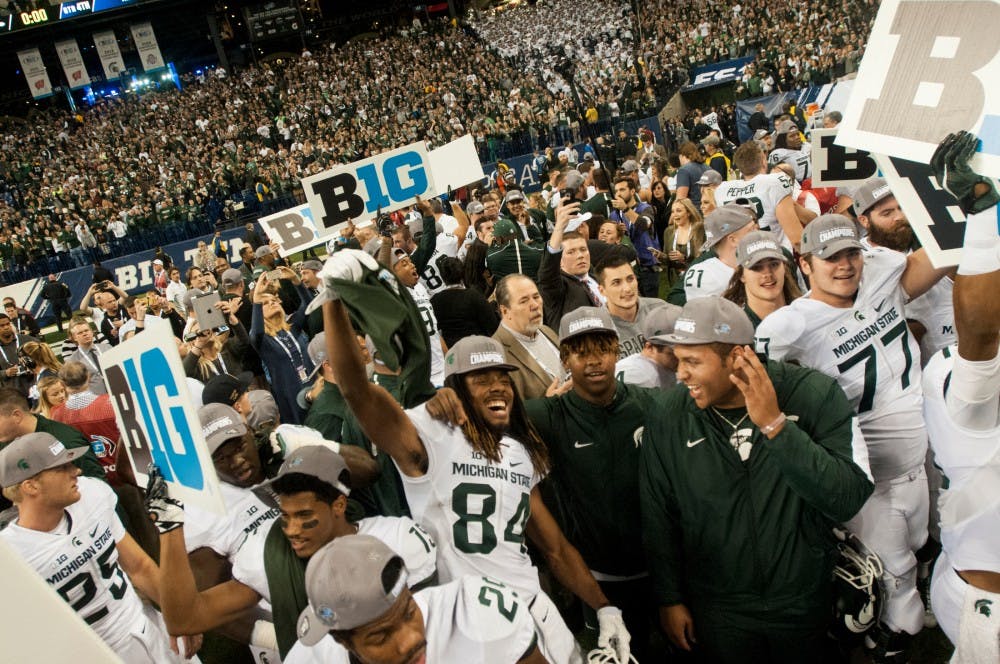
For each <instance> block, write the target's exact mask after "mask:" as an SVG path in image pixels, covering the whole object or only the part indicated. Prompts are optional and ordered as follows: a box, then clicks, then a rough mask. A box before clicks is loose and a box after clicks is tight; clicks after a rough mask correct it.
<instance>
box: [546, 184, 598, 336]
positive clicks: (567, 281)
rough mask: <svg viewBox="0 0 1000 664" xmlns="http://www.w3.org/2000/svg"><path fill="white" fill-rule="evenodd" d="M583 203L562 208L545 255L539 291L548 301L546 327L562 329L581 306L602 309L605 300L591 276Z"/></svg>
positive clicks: (559, 208) (556, 211)
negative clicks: (581, 214) (583, 229)
mask: <svg viewBox="0 0 1000 664" xmlns="http://www.w3.org/2000/svg"><path fill="white" fill-rule="evenodd" d="M579 210H580V203H579V202H576V201H574V202H572V203H570V204H569V205H559V206H557V207H556V210H555V217H556V225H555V228H554V229H553V231H552V236H551V237H550V238H549V243H548V245H546V247H545V251H543V252H542V262H541V265H539V267H538V289H539V291H541V293H542V298H543V299H544V300H545V324H546V325H548V326H549V327H552V328H558V327H559V321H560V320H562V317H563V315H564V314H566V313H568V312H570V311H573V310H574V309H576V308H577V307H599V306H601V303H602V301H603V299H602V297H601V294H600V290H599V288H598V285H597V282H596V281H595V280H594V278H593V277H591V276H590V249H589V248H588V246H587V237H586V236H585V235H582V234H580V233H578V232H577V231H576V229H577V228H579V227H580V220H579V219H578V218H577V219H573V218H574V217H578V212H579Z"/></svg>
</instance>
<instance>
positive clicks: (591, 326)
mask: <svg viewBox="0 0 1000 664" xmlns="http://www.w3.org/2000/svg"><path fill="white" fill-rule="evenodd" d="M592 332H601V333H604V334H613V335H615V336H616V337H617V336H618V328H616V327H615V323H614V321H612V320H611V314H609V313H608V310H607V309H604V308H603V307H577V308H576V309H574V310H573V311H571V312H569V313H567V314H564V315H563V317H562V320H560V321H559V343H560V344H561V343H562V342H564V341H566V340H567V339H572V338H573V337H577V336H579V335H581V334H591V333H592Z"/></svg>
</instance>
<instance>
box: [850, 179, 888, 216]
mask: <svg viewBox="0 0 1000 664" xmlns="http://www.w3.org/2000/svg"><path fill="white" fill-rule="evenodd" d="M892 195H893V193H892V189H890V188H889V183H888V182H886V181H885V178H880V177H878V176H875V177H871V178H868V179H867V180H865V181H864V182H862V183H861V184H860V185H858V188H857V189H855V190H854V195H853V196H851V198H853V199H854V214H855V215H862V214H864V213H865V212H868V210H870V209H872V208H873V207H875V204H876V203H878V202H879V201H881V200H883V199H886V198H889V197H890V196H892Z"/></svg>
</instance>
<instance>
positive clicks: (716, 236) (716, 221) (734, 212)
mask: <svg viewBox="0 0 1000 664" xmlns="http://www.w3.org/2000/svg"><path fill="white" fill-rule="evenodd" d="M753 221H754V216H753V214H752V213H751V212H750V211H749V210H747V209H746V208H744V207H741V206H739V205H733V204H726V205H723V206H722V207H717V208H715V209H714V210H712V211H711V212H709V213H708V215H707V216H706V217H705V245H704V247H703V250H704V249H710V248H712V247H714V246H715V245H716V244H718V242H719V240H721V239H722V238H724V237H726V236H727V235H729V234H730V233H735V232H736V231H738V230H740V229H741V228H743V227H744V226H746V225H747V224H749V223H752V222H753Z"/></svg>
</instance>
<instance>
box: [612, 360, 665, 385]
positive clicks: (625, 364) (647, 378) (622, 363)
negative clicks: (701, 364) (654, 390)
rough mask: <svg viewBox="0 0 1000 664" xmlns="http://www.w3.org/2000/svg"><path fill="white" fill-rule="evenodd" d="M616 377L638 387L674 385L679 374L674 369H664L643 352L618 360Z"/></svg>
mask: <svg viewBox="0 0 1000 664" xmlns="http://www.w3.org/2000/svg"><path fill="white" fill-rule="evenodd" d="M615 377H616V378H617V379H618V380H620V381H621V382H623V383H626V384H628V385H636V386H638V387H673V386H674V385H676V384H677V376H676V375H675V374H674V372H673V371H670V370H669V369H664V368H663V367H661V366H660V365H659V364H657V363H656V362H654V361H653V360H652V359H650V358H648V357H646V356H645V355H643V354H642V353H636V354H635V355H629V356H628V357H626V358H623V359H621V360H618V364H616V365H615Z"/></svg>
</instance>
